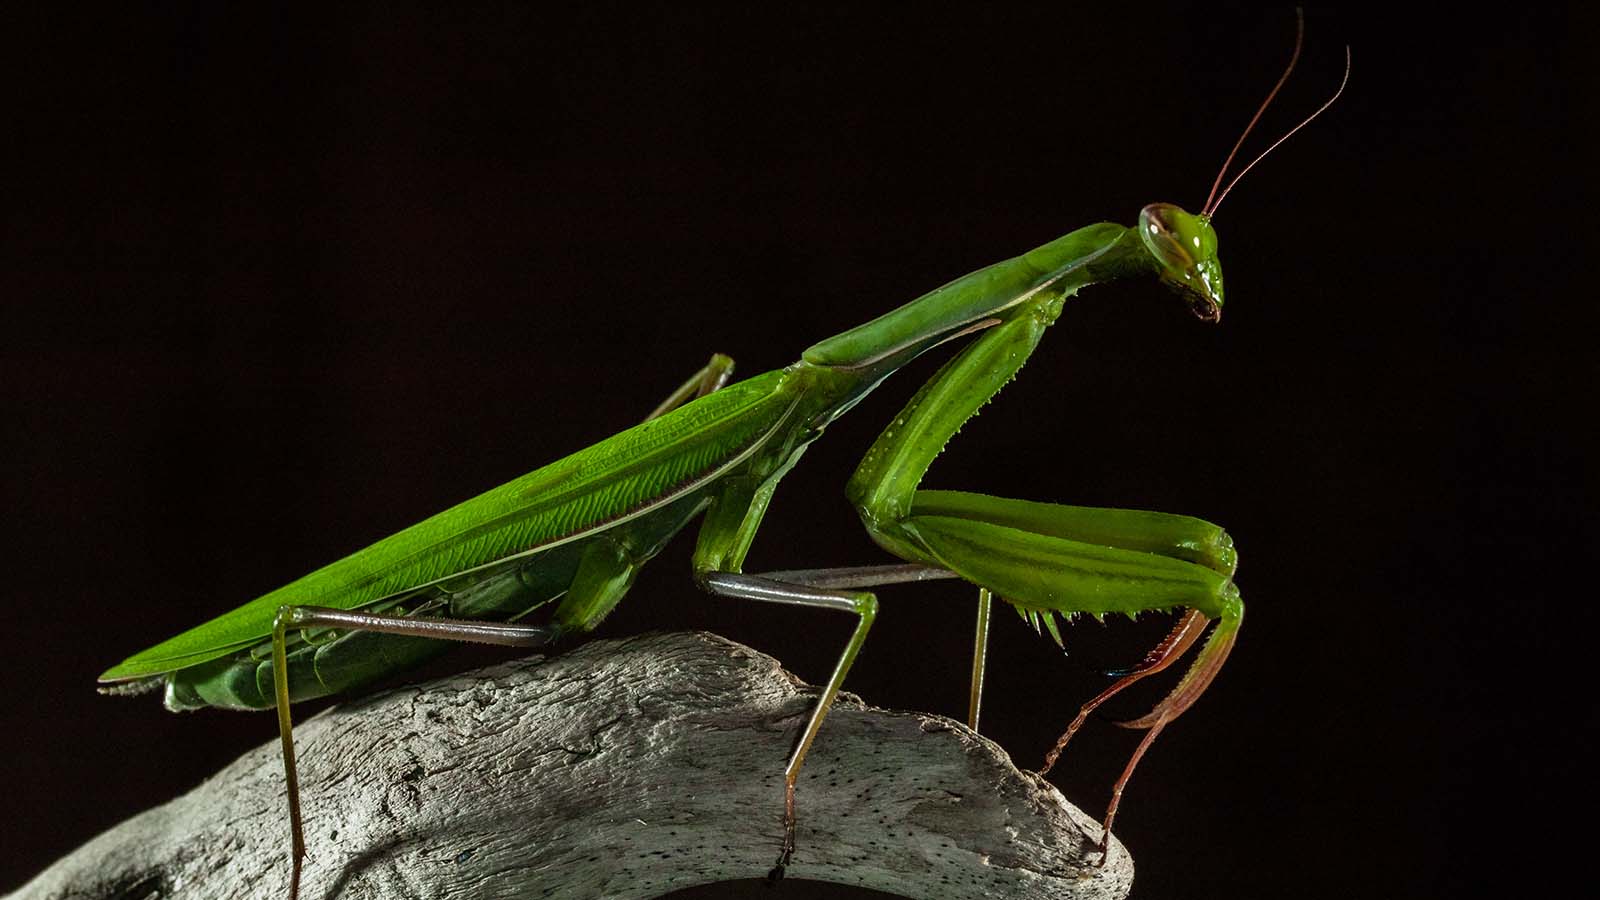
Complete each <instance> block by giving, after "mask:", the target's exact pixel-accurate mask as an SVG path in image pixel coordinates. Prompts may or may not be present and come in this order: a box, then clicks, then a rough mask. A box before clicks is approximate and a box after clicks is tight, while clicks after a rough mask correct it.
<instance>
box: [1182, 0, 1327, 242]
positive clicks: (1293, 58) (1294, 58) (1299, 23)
mask: <svg viewBox="0 0 1600 900" xmlns="http://www.w3.org/2000/svg"><path fill="white" fill-rule="evenodd" d="M1294 19H1295V30H1294V52H1293V53H1292V54H1290V56H1289V65H1287V66H1285V67H1284V70H1283V74H1282V75H1280V76H1279V77H1278V83H1277V84H1275V85H1273V86H1272V90H1271V91H1268V92H1267V99H1265V100H1263V101H1261V106H1260V107H1258V108H1257V109H1256V114H1255V115H1254V116H1252V117H1251V118H1250V124H1248V125H1246V126H1245V127H1244V131H1243V132H1242V133H1241V134H1240V135H1239V140H1238V141H1237V142H1235V143H1234V145H1233V149H1232V150H1229V151H1228V158H1227V159H1225V160H1223V162H1222V169H1221V170H1219V171H1218V172H1217V180H1216V181H1213V182H1212V183H1211V193H1210V194H1209V195H1207V196H1206V205H1205V207H1204V208H1203V209H1202V210H1201V211H1200V215H1202V216H1204V217H1206V218H1208V219H1209V218H1210V217H1212V216H1213V215H1216V212H1217V207H1219V206H1221V205H1222V201H1223V200H1224V199H1225V198H1226V197H1227V196H1228V192H1229V191H1231V190H1233V186H1234V185H1236V184H1238V183H1239V179H1241V178H1243V177H1244V176H1245V173H1246V172H1249V171H1250V170H1251V169H1253V168H1255V165H1256V163H1258V162H1261V160H1263V159H1265V158H1266V156H1267V154H1268V153H1271V152H1272V151H1274V150H1276V149H1278V145H1279V144H1281V143H1283V142H1284V141H1287V140H1288V139H1289V138H1290V137H1291V136H1292V135H1293V134H1294V133H1295V132H1296V131H1299V130H1300V129H1302V128H1304V127H1306V126H1307V125H1309V124H1310V123H1311V120H1312V119H1315V118H1316V117H1317V116H1320V115H1322V111H1323V110H1325V109H1327V108H1328V107H1330V106H1332V105H1333V101H1335V100H1337V99H1339V95H1340V94H1343V93H1344V86H1345V85H1347V84H1349V83H1350V47H1349V45H1348V44H1347V45H1345V48H1344V78H1343V79H1341V80H1340V81H1339V88H1338V90H1336V91H1334V92H1333V96H1332V97H1329V98H1328V99H1327V101H1326V102H1324V103H1323V104H1322V105H1321V106H1319V107H1317V109H1316V111H1315V112H1313V113H1312V114H1311V115H1309V116H1306V117H1305V118H1304V119H1302V120H1301V121H1300V124H1299V125H1296V126H1294V127H1293V128H1291V129H1289V130H1288V131H1287V132H1285V133H1284V135H1283V137H1280V138H1278V139H1277V140H1276V141H1273V142H1272V146H1270V147H1268V148H1267V149H1265V150H1263V151H1261V155H1260V156H1257V157H1256V158H1255V159H1252V160H1251V161H1250V164H1249V165H1247V166H1245V167H1244V168H1243V169H1241V170H1240V171H1239V174H1238V175H1235V176H1234V177H1233V180H1232V181H1230V182H1228V186H1227V187H1225V188H1223V189H1222V193H1221V194H1220V195H1218V194H1217V187H1218V185H1220V184H1222V176H1224V175H1226V174H1227V173H1228V167H1229V166H1231V165H1233V157H1234V156H1235V155H1236V154H1237V153H1238V152H1239V148H1240V147H1242V146H1244V139H1245V138H1247V137H1249V136H1250V130H1251V129H1253V128H1255V127H1256V122H1257V121H1259V120H1260V119H1261V114H1262V113H1264V112H1266V111H1267V107H1268V106H1270V105H1271V104H1272V100H1273V98H1274V97H1276V96H1278V91H1279V89H1281V88H1282V87H1283V84H1284V82H1286V81H1288V80H1289V73H1290V72H1293V71H1294V64H1295V63H1297V62H1299V61H1300V45H1301V43H1302V42H1303V41H1304V39H1305V33H1306V19H1305V13H1304V12H1302V11H1301V10H1300V9H1299V8H1298V7H1296V8H1295V11H1294ZM1213 201H1214V202H1213Z"/></svg>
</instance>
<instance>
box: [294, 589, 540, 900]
mask: <svg viewBox="0 0 1600 900" xmlns="http://www.w3.org/2000/svg"><path fill="white" fill-rule="evenodd" d="M306 628H338V629H343V630H348V631H371V632H378V633H381V634H395V635H404V636H409V637H429V638H438V639H441V640H452V641H465V642H470V643H479V644H497V645H499V646H503V647H529V648H533V647H543V646H546V645H548V644H550V643H552V642H553V641H555V640H556V639H557V638H558V637H559V635H560V633H559V631H558V630H557V629H553V628H550V627H547V626H542V625H515V624H508V623H504V622H479V621H473V620H468V619H434V618H423V617H416V616H393V615H381V614H375V613H363V612H353V611H350V610H343V609H329V608H326V607H320V606H283V607H279V609H278V614H277V616H276V617H274V619H273V622H272V687H273V694H274V699H275V700H276V703H277V710H278V737H279V740H280V741H281V742H282V745H283V774H284V782H285V784H286V785H287V786H288V799H289V835H290V842H291V855H292V865H291V869H290V875H289V897H290V900H295V898H297V897H298V896H299V893H300V873H301V869H302V868H303V866H304V863H305V855H306V839H305V826H304V823H303V817H302V814H301V811H300V776H299V768H298V766H297V765H296V764H295V754H294V722H293V718H292V717H291V715H290V713H289V665H288V655H287V649H286V648H287V639H288V633H289V631H290V630H300V629H306Z"/></svg>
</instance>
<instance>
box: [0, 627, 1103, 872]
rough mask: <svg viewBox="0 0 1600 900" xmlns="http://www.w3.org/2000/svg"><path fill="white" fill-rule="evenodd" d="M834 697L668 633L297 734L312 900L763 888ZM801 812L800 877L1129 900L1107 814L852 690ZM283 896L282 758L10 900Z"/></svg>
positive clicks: (223, 783)
mask: <svg viewBox="0 0 1600 900" xmlns="http://www.w3.org/2000/svg"><path fill="white" fill-rule="evenodd" d="M814 696H815V689H814V688H811V687H809V686H807V685H805V684H804V683H802V682H800V681H799V680H798V679H796V678H794V677H793V676H792V675H790V674H789V673H787V672H785V671H784V670H783V669H782V668H781V667H780V666H779V664H778V662H777V661H776V660H774V659H772V658H771V657H769V656H765V655H763V654H760V653H757V652H755V651H754V650H751V649H749V648H747V647H744V646H741V645H739V644H735V643H732V642H729V641H727V640H724V639H723V638H719V637H717V636H715V635H710V634H704V633H673V634H650V635H644V636H642V637H637V638H633V639H628V640H619V641H596V642H594V643H590V644H588V645H585V646H583V647H580V648H578V649H576V650H574V651H572V652H570V653H567V654H564V655H561V656H555V657H548V658H545V657H531V658H528V659H526V660H520V661H517V662H514V663H511V664H508V665H501V666H494V667H490V668H485V669H481V670H478V671H474V672H469V673H466V674H463V675H459V676H455V677H451V678H446V679H442V680H439V681H435V682H431V683H428V684H422V685H416V686H409V687H405V688H401V689H397V690H393V691H389V692H386V693H383V694H379V695H374V696H370V697H364V698H360V699H357V700H354V701H351V702H347V703H344V704H342V705H340V706H338V707H335V708H333V709H331V710H329V711H327V712H326V713H324V714H322V715H320V716H317V717H315V718H313V719H311V720H310V721H307V722H304V723H302V724H301V725H300V726H299V727H298V728H297V730H296V736H297V739H298V745H299V747H300V757H301V780H302V784H303V790H304V794H305V808H306V817H307V840H308V843H309V847H310V855H309V857H308V859H307V863H306V870H305V882H304V886H303V889H302V893H301V896H302V897H304V898H308V900H309V898H324V897H348V898H357V897H359V898H413V897H425V898H495V897H507V898H510V897H541V896H552V897H563V898H582V897H654V896H658V895H660V894H662V893H666V892H668V891H671V890H674V889H677V888H682V887H687V886H689V885H694V884H701V883H706V882H713V881H724V880H730V879H742V878H759V877H762V876H763V875H764V874H765V873H766V872H767V870H768V868H769V867H770V866H771V865H772V863H773V860H774V857H775V856H776V854H777V848H778V846H779V841H780V837H781V830H782V828H781V811H782V796H783V780H782V768H783V761H784V760H785V758H786V757H787V754H788V751H789V749H790V746H791V744H792V742H793V740H794V739H795V737H796V735H797V734H798V731H799V728H800V726H801V725H802V723H803V722H804V718H805V715H806V713H807V712H808V711H809V709H810V706H811V703H812V700H813V698H814ZM798 796H799V813H800V827H799V841H798V850H797V852H796V854H795V859H794V864H793V865H792V866H791V868H790V870H789V877H791V878H798V879H814V880H820V881H830V882H839V883H844V884H854V885H862V886H866V887H871V888H875V889H877V890H882V891H888V892H891V893H894V894H899V895H902V896H906V897H926V898H935V897H936V898H967V897H972V898H978V897H1006V898H1034V897H1038V898H1045V897H1050V898H1118V897H1123V896H1125V895H1126V894H1127V893H1128V889H1129V887H1130V886H1131V883H1132V880H1133V866H1132V861H1131V860H1130V858H1129V857H1128V855H1127V853H1126V852H1125V851H1124V850H1123V848H1122V847H1121V845H1120V844H1116V843H1113V845H1112V851H1111V858H1110V860H1109V861H1108V864H1107V865H1106V866H1104V867H1103V868H1101V867H1096V866H1095V865H1094V863H1095V862H1096V861H1097V860H1098V854H1096V853H1095V852H1094V841H1095V839H1096V838H1097V837H1098V833H1099V827H1098V825H1097V824H1096V823H1095V821H1094V820H1093V819H1092V818H1091V817H1089V816H1086V815H1085V814H1083V813H1082V812H1080V811H1079V810H1077V809H1075V808H1073V807H1071V806H1070V805H1068V804H1067V803H1066V802H1065V800H1063V799H1062V797H1061V795H1060V794H1059V793H1058V792H1057V791H1056V790H1055V789H1054V788H1053V787H1051V786H1050V785H1049V784H1048V783H1046V782H1044V781H1043V780H1041V779H1039V778H1037V777H1035V776H1033V775H1032V774H1027V773H1023V772H1019V771H1018V770H1017V769H1016V768H1015V767H1014V766H1013V765H1012V764H1011V762H1010V760H1009V758H1008V757H1007V756H1006V755H1005V753H1004V752H1002V751H1001V750H1000V749H999V748H998V747H997V746H995V745H994V744H993V743H991V742H989V741H987V740H985V739H984V738H981V737H978V736H976V735H974V734H973V733H972V732H971V731H969V730H967V729H966V728H965V727H964V726H962V725H960V724H958V723H956V722H953V721H951V720H949V719H945V718H942V717H939V716H932V715H925V714H922V713H914V712H898V711H889V710H882V709H875V708H872V707H869V706H866V705H865V704H863V703H861V702H860V701H859V700H858V699H856V698H854V697H852V696H849V695H842V696H841V697H840V700H839V702H838V704H837V705H836V706H835V707H834V710H833V712H832V714H831V715H830V716H829V718H828V721H827V723H826V725H825V726H824V728H823V731H822V734H821V736H820V737H819V738H818V740H817V743H816V744H815V746H814V747H813V749H812V751H811V755H810V758H809V759H808V760H807V763H806V768H805V771H804V772H803V773H802V775H801V780H800V788H799V794H798ZM80 800H81V801H82V802H91V801H92V798H80ZM288 876H289V863H288V835H287V826H286V824H285V819H284V809H283V773H282V769H281V763H280V760H279V757H278V748H277V744H276V742H275V741H274V742H273V743H270V744H266V745H263V746H261V747H259V748H257V749H256V750H253V751H251V752H249V753H247V754H245V755H244V756H242V757H240V758H239V759H238V760H237V761H236V762H234V763H233V764H232V765H230V766H228V767H227V768H226V769H224V770H223V771H221V772H219V773H218V774H217V775H215V776H214V777H212V778H211V779H209V780H208V781H206V782H205V783H204V784H202V785H200V786H199V787H197V788H196V789H195V790H193V791H191V792H190V793H188V794H187V795H185V796H182V797H179V798H178V799H176V800H173V801H172V802H170V803H167V804H166V805H164V806H161V807H158V808H156V809H152V810H150V811H148V812H145V813H143V814H141V815H139V816H136V817H134V818H132V819H130V820H128V821H127V822H124V823H122V824H121V825H119V826H117V827H115V828H113V829H111V830H110V831H108V832H106V833H105V834H102V835H101V836H99V837H97V838H95V839H94V840H93V841H90V842H89V843H88V844H85V845H84V846H83V847H81V848H79V849H78V850H77V851H75V852H74V853H72V854H71V855H70V856H67V857H66V858H64V859H62V860H61V861H59V862H58V863H56V864H55V865H54V866H52V867H51V868H50V869H48V870H47V871H45V872H44V873H42V874H41V875H39V876H38V877H37V878H36V879H34V880H33V881H32V882H31V883H29V884H27V885H25V886H24V887H22V888H21V889H20V890H19V891H17V892H16V893H15V894H13V895H12V896H13V897H16V898H29V900H34V898H38V900H43V898H68V897H71V898H112V897H117V898H130V900H143V898H148V897H182V898H246V897H248V898H262V897H284V896H286V895H287V892H288ZM771 896H773V897H777V898H781V897H782V891H781V889H780V891H779V892H778V893H775V894H772V895H771Z"/></svg>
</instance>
